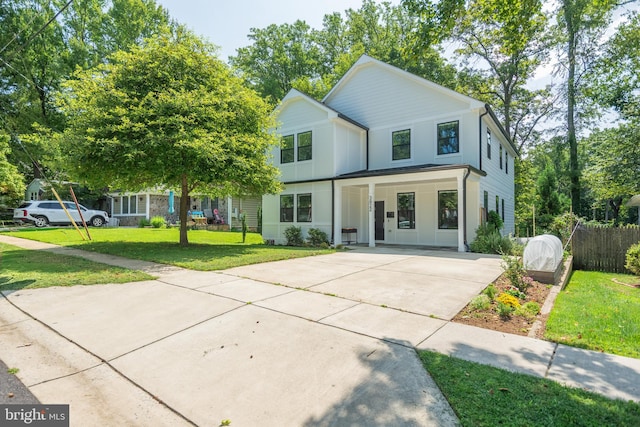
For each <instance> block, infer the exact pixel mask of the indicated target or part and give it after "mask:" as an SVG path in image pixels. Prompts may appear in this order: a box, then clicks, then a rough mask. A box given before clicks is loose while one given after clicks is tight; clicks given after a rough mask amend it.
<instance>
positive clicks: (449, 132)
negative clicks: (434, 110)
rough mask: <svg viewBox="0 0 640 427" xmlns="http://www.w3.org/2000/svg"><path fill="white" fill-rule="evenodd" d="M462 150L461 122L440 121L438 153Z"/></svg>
mask: <svg viewBox="0 0 640 427" xmlns="http://www.w3.org/2000/svg"><path fill="white" fill-rule="evenodd" d="M459 152H460V133H459V122H458V121H457V120H456V121H454V122H447V123H438V154H452V153H459Z"/></svg>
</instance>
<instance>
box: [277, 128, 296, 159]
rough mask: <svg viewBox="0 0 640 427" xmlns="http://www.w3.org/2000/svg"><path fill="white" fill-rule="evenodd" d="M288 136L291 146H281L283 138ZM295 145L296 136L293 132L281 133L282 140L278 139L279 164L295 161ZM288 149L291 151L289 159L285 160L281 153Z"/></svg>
mask: <svg viewBox="0 0 640 427" xmlns="http://www.w3.org/2000/svg"><path fill="white" fill-rule="evenodd" d="M289 137H290V138H291V147H289V148H283V146H284V141H285V139H286V138H289ZM295 147H296V138H295V135H294V134H290V135H283V136H282V140H281V141H280V164H281V165H286V164H289V163H293V162H295V161H296V159H295ZM289 151H291V160H290V161H288V162H285V161H284V156H283V154H284V153H285V152H289Z"/></svg>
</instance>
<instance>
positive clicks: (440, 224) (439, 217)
mask: <svg viewBox="0 0 640 427" xmlns="http://www.w3.org/2000/svg"><path fill="white" fill-rule="evenodd" d="M443 193H453V194H455V200H456V216H455V218H456V221H455V227H453V226H452V227H443V225H444V223H443V221H442V215H441V210H440V209H441V206H440V196H441V195H442V194H443ZM437 209H438V230H457V229H458V212H459V210H460V209H459V207H458V190H439V191H438V204H437Z"/></svg>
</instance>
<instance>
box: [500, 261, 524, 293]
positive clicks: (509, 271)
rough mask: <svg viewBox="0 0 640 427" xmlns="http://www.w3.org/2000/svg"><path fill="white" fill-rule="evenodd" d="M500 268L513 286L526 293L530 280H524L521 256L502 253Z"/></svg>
mask: <svg viewBox="0 0 640 427" xmlns="http://www.w3.org/2000/svg"><path fill="white" fill-rule="evenodd" d="M502 268H503V270H504V274H505V275H506V276H507V279H508V280H509V282H511V285H512V286H515V287H516V288H517V289H518V290H519V291H520V292H522V293H526V292H527V288H528V287H529V286H530V285H531V280H524V277H525V274H526V270H525V269H524V265H523V264H522V258H521V257H517V256H509V255H503V256H502Z"/></svg>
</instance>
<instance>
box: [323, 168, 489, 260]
mask: <svg viewBox="0 0 640 427" xmlns="http://www.w3.org/2000/svg"><path fill="white" fill-rule="evenodd" d="M384 172H385V171H368V172H362V173H359V174H350V175H347V176H343V177H340V178H339V179H336V180H335V182H334V191H333V209H334V221H333V237H334V243H335V244H336V245H337V244H343V243H345V242H353V241H355V242H357V243H358V244H363V243H366V244H367V245H368V246H369V247H375V246H376V245H377V244H392V245H412V246H426V247H439V248H449V249H454V250H457V251H459V252H465V251H467V244H468V241H469V239H472V238H473V237H474V233H475V230H476V228H477V227H478V225H479V224H480V209H479V208H480V196H479V195H480V189H479V178H480V176H481V174H482V173H481V172H479V171H477V170H475V169H473V168H470V167H467V166H455V167H442V166H438V167H432V168H425V167H422V168H420V169H415V168H414V169H409V170H401V171H400V172H398V171H397V170H396V171H394V172H391V173H384ZM345 231H351V233H344V232H345ZM354 235H355V236H356V237H355V239H354Z"/></svg>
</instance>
